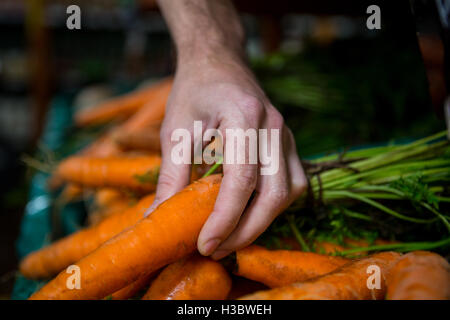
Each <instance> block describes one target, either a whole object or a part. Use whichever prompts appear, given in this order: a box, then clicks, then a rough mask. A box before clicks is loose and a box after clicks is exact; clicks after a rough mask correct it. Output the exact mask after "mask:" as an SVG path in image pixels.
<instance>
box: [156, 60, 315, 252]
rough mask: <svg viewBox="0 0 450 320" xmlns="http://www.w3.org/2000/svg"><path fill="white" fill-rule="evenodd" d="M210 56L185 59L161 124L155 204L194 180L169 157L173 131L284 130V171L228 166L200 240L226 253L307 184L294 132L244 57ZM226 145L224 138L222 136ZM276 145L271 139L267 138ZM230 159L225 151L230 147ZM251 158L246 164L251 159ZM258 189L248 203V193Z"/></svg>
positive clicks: (206, 248)
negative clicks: (197, 127) (196, 127)
mask: <svg viewBox="0 0 450 320" xmlns="http://www.w3.org/2000/svg"><path fill="white" fill-rule="evenodd" d="M218 56H219V55H212V56H208V57H202V59H192V60H190V61H185V62H184V63H182V64H179V66H178V70H177V73H176V76H175V82H174V86H173V89H172V92H171V94H170V97H169V100H168V104H167V108H166V116H165V119H164V122H163V124H162V128H161V147H162V165H161V170H160V174H159V180H158V186H157V193H156V199H155V203H154V204H153V206H152V208H154V207H156V206H157V205H158V204H159V203H161V202H163V201H164V200H166V199H168V198H169V197H171V196H172V195H173V194H175V193H176V192H178V191H180V190H181V189H182V188H184V187H185V186H186V185H187V184H188V183H189V178H190V166H189V165H176V164H174V163H173V161H172V160H171V149H172V147H173V145H174V143H173V142H171V135H172V132H173V130H175V129H179V128H185V129H187V130H189V131H191V135H192V136H193V132H192V131H193V123H194V121H195V120H201V121H202V123H203V132H204V131H205V130H206V129H208V128H218V129H219V130H220V131H221V132H222V133H223V134H224V137H225V129H227V128H242V129H244V131H245V130H247V129H249V128H253V129H257V130H258V129H269V130H268V132H270V129H279V132H280V141H279V142H280V152H279V170H278V172H277V173H276V174H274V175H260V172H259V165H257V164H226V163H225V164H224V165H223V173H224V176H223V180H222V184H221V187H220V191H219V194H218V197H217V200H216V204H215V207H214V210H213V212H212V213H211V215H210V217H209V218H208V220H207V221H206V223H205V225H204V226H203V228H202V230H201V232H200V235H199V238H198V243H197V245H198V250H199V251H200V253H201V254H203V255H212V258H214V259H220V258H222V257H224V256H226V255H228V254H229V253H231V252H232V251H234V250H237V249H240V248H243V247H245V246H247V245H249V244H250V243H252V242H253V241H254V240H255V239H256V238H257V237H258V236H259V235H260V234H261V233H262V232H263V231H264V230H265V229H266V228H267V227H268V226H269V225H270V223H271V222H272V221H273V220H274V219H275V217H276V216H277V215H278V214H280V213H281V212H282V211H283V210H284V209H285V208H286V207H288V206H289V205H290V203H291V202H292V201H293V200H294V199H296V198H297V197H299V196H300V194H301V193H302V192H303V191H304V190H305V188H306V184H307V182H306V178H305V175H304V172H303V169H302V167H301V164H300V161H299V158H298V156H297V151H296V148H295V142H294V139H293V135H292V133H291V131H290V130H289V129H288V128H287V127H286V126H285V124H284V120H283V117H282V116H281V115H280V113H279V112H278V111H277V110H276V109H275V108H274V107H273V106H272V105H271V103H270V101H269V100H268V99H267V97H266V96H265V94H264V92H263V91H262V90H261V88H260V87H259V85H258V84H257V82H256V80H255V78H254V76H253V74H252V73H251V71H250V70H249V69H248V68H247V67H246V65H245V63H244V62H243V61H242V60H241V59H240V58H239V57H230V56H222V57H221V58H220V59H218ZM224 144H225V145H224V151H225V150H226V144H227V141H226V139H225V140H224ZM269 145H270V143H269ZM225 157H226V151H225ZM246 163H248V162H246ZM253 192H254V193H255V195H254V197H253V198H252V199H251V201H250V203H249V199H250V196H251V195H252V193H253Z"/></svg>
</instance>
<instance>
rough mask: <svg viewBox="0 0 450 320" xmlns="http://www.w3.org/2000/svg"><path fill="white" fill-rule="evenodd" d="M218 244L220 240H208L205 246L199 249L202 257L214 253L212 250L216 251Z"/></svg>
mask: <svg viewBox="0 0 450 320" xmlns="http://www.w3.org/2000/svg"><path fill="white" fill-rule="evenodd" d="M219 244H220V240H219V239H211V240H208V241H207V242H206V243H205V245H204V246H203V248H201V252H200V253H201V254H202V255H204V256H209V255H210V254H211V253H213V252H214V250H216V248H217V247H218V246H219Z"/></svg>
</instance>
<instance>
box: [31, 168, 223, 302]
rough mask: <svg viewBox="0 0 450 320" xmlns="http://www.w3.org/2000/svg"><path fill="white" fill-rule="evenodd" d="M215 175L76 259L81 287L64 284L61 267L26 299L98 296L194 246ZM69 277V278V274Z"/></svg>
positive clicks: (208, 206)
mask: <svg viewBox="0 0 450 320" xmlns="http://www.w3.org/2000/svg"><path fill="white" fill-rule="evenodd" d="M221 180H222V178H221V176H220V175H211V176H208V177H206V178H203V179H201V180H198V181H195V182H194V183H192V184H190V185H189V186H187V187H186V188H184V189H183V190H182V191H180V192H178V193H177V194H175V195H174V196H173V197H171V198H170V199H168V200H166V201H165V202H163V203H162V204H161V205H159V206H158V207H157V208H156V209H155V211H153V212H152V214H150V215H149V216H148V217H147V218H145V219H142V220H140V221H139V222H138V223H136V225H134V226H133V227H132V228H128V229H126V230H124V231H123V232H122V233H120V234H118V235H117V236H115V237H114V238H112V239H110V240H109V241H107V242H106V243H104V244H103V245H102V246H101V247H99V248H98V249H97V250H95V251H94V252H92V253H91V254H89V255H87V256H85V257H84V258H83V259H81V260H80V261H78V262H77V263H76V265H77V266H78V267H79V269H80V273H81V288H80V289H77V290H71V289H68V288H67V286H66V282H67V280H68V277H70V276H71V275H70V274H68V273H66V272H65V271H63V272H61V273H60V274H59V275H58V276H57V277H56V278H55V279H53V280H52V281H50V282H49V283H47V284H46V285H45V286H44V287H42V288H41V289H40V290H39V291H38V292H36V293H35V294H33V295H32V296H31V297H30V299H34V300H46V299H62V300H65V299H68V300H73V299H74V300H75V299H102V298H104V297H106V296H108V295H109V294H111V293H113V292H115V291H117V290H119V289H121V288H123V287H124V286H126V285H128V284H130V283H131V282H133V281H136V280H137V279H139V278H141V277H142V276H144V275H146V274H148V273H149V272H153V271H155V270H158V269H160V268H161V267H163V266H165V265H167V264H169V263H172V262H175V261H177V260H179V259H182V258H184V257H186V256H187V255H189V254H190V253H192V252H193V251H195V249H196V243H197V238H198V235H199V233H200V230H201V228H202V226H203V224H204V223H205V221H206V219H207V218H208V216H209V214H210V213H211V212H212V210H213V208H214V203H215V201H216V197H217V194H218V192H219V187H220V182H221ZM69 280H70V279H69Z"/></svg>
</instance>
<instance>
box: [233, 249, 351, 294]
mask: <svg viewBox="0 0 450 320" xmlns="http://www.w3.org/2000/svg"><path fill="white" fill-rule="evenodd" d="M348 261H349V260H348V259H345V258H342V257H331V256H327V255H321V254H317V253H311V252H301V251H292V250H267V249H266V248H263V247H260V246H256V245H251V246H249V247H247V248H245V249H241V250H238V251H237V252H236V262H237V271H236V274H237V275H238V276H241V277H244V278H247V279H250V280H254V281H258V282H261V283H263V284H265V285H266V286H268V287H270V288H275V287H281V286H285V285H288V284H291V283H295V282H300V281H305V280H308V279H311V278H314V277H317V276H321V275H324V274H327V273H329V272H331V271H333V270H335V269H337V268H339V267H340V266H342V265H344V264H345V263H347V262H348Z"/></svg>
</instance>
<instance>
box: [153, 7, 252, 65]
mask: <svg viewBox="0 0 450 320" xmlns="http://www.w3.org/2000/svg"><path fill="white" fill-rule="evenodd" d="M158 3H159V6H160V8H161V11H162V13H163V15H164V18H165V20H166V22H167V24H168V26H169V29H170V32H171V34H172V38H173V39H174V41H175V45H176V48H177V59H178V62H179V63H185V62H188V61H189V60H192V59H195V58H200V59H205V58H206V59H207V58H211V57H221V58H226V57H227V56H231V57H233V58H238V59H242V58H243V56H244V30H243V28H242V25H241V22H240V19H239V16H238V14H237V12H236V10H235V8H234V7H233V4H232V3H231V1H230V0H158Z"/></svg>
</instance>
